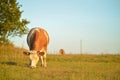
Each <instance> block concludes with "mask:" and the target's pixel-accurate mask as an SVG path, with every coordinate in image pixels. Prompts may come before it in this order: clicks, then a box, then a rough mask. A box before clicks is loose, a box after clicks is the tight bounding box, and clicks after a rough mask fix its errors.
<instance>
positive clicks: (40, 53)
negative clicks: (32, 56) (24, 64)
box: [37, 51, 45, 56]
mask: <svg viewBox="0 0 120 80" xmlns="http://www.w3.org/2000/svg"><path fill="white" fill-rule="evenodd" d="M37 53H38V55H40V56H43V55H44V54H45V53H44V52H40V51H37Z"/></svg>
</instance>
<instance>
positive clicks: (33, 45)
mask: <svg viewBox="0 0 120 80" xmlns="http://www.w3.org/2000/svg"><path fill="white" fill-rule="evenodd" d="M27 43H28V46H29V49H30V50H36V51H38V50H41V49H42V48H44V49H45V50H47V45H48V43H49V35H48V33H47V32H46V31H45V30H44V29H42V28H32V29H31V30H30V32H29V34H28V36H27Z"/></svg>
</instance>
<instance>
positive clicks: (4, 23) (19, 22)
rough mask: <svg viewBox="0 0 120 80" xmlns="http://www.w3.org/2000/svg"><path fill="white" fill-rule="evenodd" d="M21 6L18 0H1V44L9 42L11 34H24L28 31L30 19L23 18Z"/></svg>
mask: <svg viewBox="0 0 120 80" xmlns="http://www.w3.org/2000/svg"><path fill="white" fill-rule="evenodd" d="M20 7H21V5H19V3H17V2H16V0H0V44H7V43H9V39H8V37H9V36H22V35H23V34H26V33H27V32H28V28H27V26H26V25H27V24H28V23H29V21H27V20H26V19H21V14H22V12H23V11H20Z"/></svg>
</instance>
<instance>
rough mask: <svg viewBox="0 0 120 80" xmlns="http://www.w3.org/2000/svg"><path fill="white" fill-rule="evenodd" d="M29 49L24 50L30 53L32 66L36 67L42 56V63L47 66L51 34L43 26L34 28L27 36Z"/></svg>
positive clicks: (25, 52)
mask: <svg viewBox="0 0 120 80" xmlns="http://www.w3.org/2000/svg"><path fill="white" fill-rule="evenodd" d="M27 43H28V46H29V49H30V50H29V51H24V52H23V53H24V54H27V55H29V58H30V66H31V67H32V68H35V67H36V64H37V63H38V61H39V57H40V58H41V65H42V66H43V67H46V66H47V65H46V52H47V46H48V43H49V35H48V33H47V32H46V31H45V30H44V29H42V28H32V29H31V30H30V32H29V34H28V36H27Z"/></svg>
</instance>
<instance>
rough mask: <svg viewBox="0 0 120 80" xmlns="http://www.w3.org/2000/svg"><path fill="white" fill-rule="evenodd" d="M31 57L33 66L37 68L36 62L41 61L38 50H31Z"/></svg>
mask: <svg viewBox="0 0 120 80" xmlns="http://www.w3.org/2000/svg"><path fill="white" fill-rule="evenodd" d="M29 57H30V60H31V67H33V68H35V67H36V64H37V63H38V61H39V56H38V54H37V52H36V51H31V54H30V56H29Z"/></svg>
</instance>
